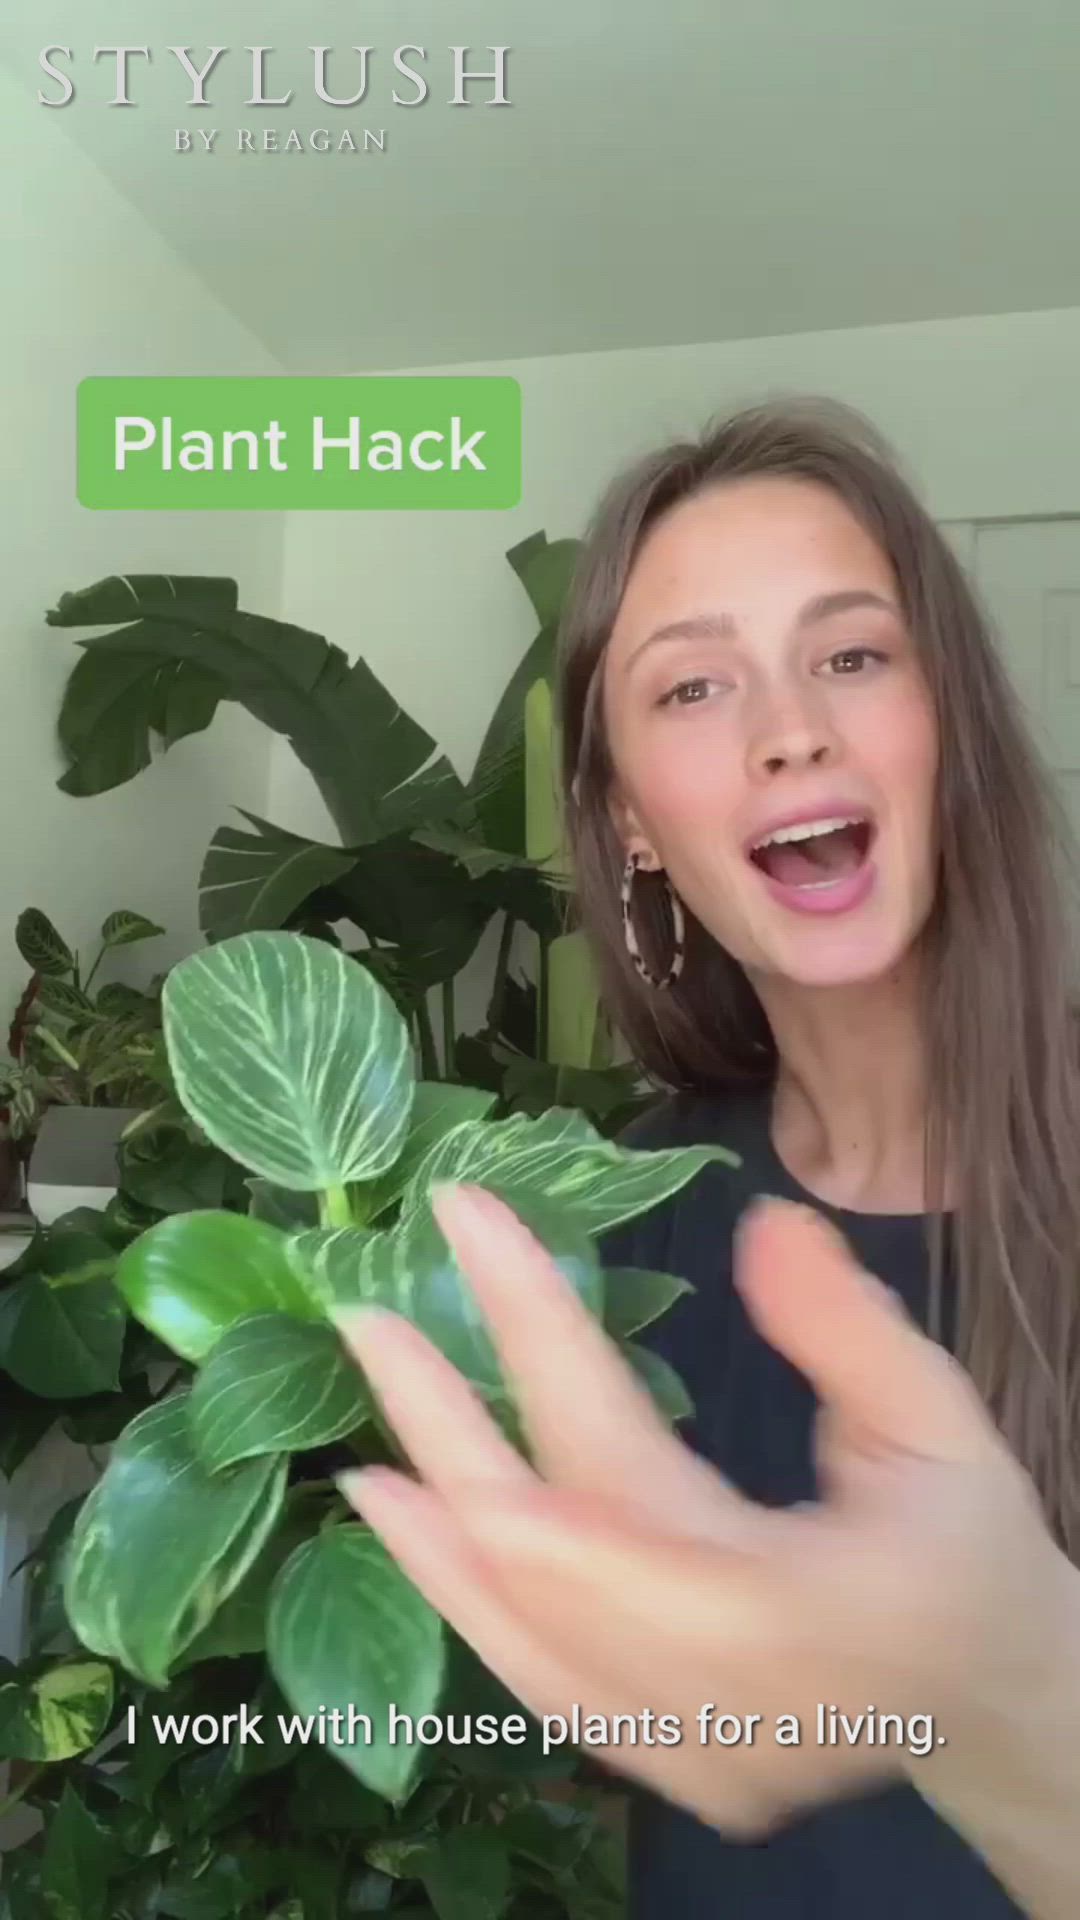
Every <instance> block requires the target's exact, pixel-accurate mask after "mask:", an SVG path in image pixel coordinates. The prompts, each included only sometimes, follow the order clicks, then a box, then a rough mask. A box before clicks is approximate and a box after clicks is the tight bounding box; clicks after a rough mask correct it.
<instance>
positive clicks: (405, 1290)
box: [359, 1201, 604, 1397]
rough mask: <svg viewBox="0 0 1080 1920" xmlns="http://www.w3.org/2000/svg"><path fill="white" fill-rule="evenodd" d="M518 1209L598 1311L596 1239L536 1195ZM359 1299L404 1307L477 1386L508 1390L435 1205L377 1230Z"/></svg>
mask: <svg viewBox="0 0 1080 1920" xmlns="http://www.w3.org/2000/svg"><path fill="white" fill-rule="evenodd" d="M520 1212H521V1217H522V1218H523V1219H524V1220H525V1222H526V1224H527V1225H528V1226H529V1227H530V1229H531V1230H532V1232H533V1233H534V1234H535V1235H536V1237H537V1239H538V1240H539V1241H540V1242H541V1244H542V1245H543V1246H545V1247H546V1248H547V1250H548V1252H549V1253H550V1254H551V1256H552V1258H553V1259H554V1260H555V1261H556V1263H557V1264H558V1266H559V1267H560V1268H561V1270H562V1272H563V1273H564V1274H565V1275H566V1277H567V1279H568V1280H569V1281H570V1283H571V1285H572V1286H573V1288H574V1290H575V1292H576V1293H577V1294H578V1295H579V1297H580V1298H581V1299H582V1301H583V1302H584V1304H585V1305H586V1306H587V1307H588V1308H589V1310H590V1312H591V1313H594V1314H596V1315H597V1316H599V1315H600V1314H601V1312H602V1310H603V1293H604V1281H603V1274H602V1272H601V1270H600V1267H599V1264H598V1262H597V1258H596V1254H595V1251H594V1249H593V1247H592V1245H591V1242H590V1241H589V1240H588V1239H587V1238H586V1237H585V1236H584V1235H583V1234H581V1233H580V1232H579V1231H577V1230H576V1229H575V1227H574V1224H573V1222H572V1221H570V1220H569V1219H568V1218H567V1216H566V1215H565V1214H564V1213H562V1212H561V1211H560V1212H558V1213H554V1212H552V1211H550V1210H549V1209H546V1208H544V1207H543V1206H541V1205H538V1204H537V1202H536V1201H530V1202H529V1203H527V1204H522V1205H521V1208H520ZM359 1298H360V1299H362V1300H367V1301H370V1302H371V1303H372V1304H373V1305H376V1306H384V1307H389V1308H391V1309H392V1310H393V1311H394V1312H396V1313H400V1314H403V1315H404V1316H405V1318H406V1319H407V1320H411V1321H412V1322H413V1324H414V1326H417V1327H419V1328H420V1329H421V1331H422V1332H423V1333H425V1334H426V1335H427V1337H428V1339H429V1340H431V1341H433V1343H434V1344H435V1346H437V1347H438V1348H439V1349H440V1351H441V1352H442V1353H444V1354H445V1355H446V1357H447V1359H448V1360H450V1361H452V1362H453V1364H454V1366H455V1367H457V1368H458V1370H459V1372H461V1373H463V1374H464V1375H465V1378H466V1379H467V1380H470V1381H471V1382H472V1384H473V1385H474V1386H476V1387H478V1388H480V1389H481V1391H483V1392H485V1393H487V1394H489V1395H493V1396H495V1397H502V1396H504V1394H505V1384H504V1381H503V1377H502V1371H501V1369H500V1366H499V1361H498V1356H497V1355H496V1352H495V1348H494V1346H493V1345H492V1341H491V1336H490V1334H489V1332H488V1327H487V1321H486V1320H485V1318H484V1315H483V1314H482V1313H481V1311H480V1309H479V1307H478V1306H477V1304H476V1300H475V1298H474V1295H473V1292H472V1289H471V1287H470V1286H469V1284H468V1281H467V1280H466V1279H465V1277H464V1275H463V1274H462V1272H461V1269H460V1267H459V1266H458V1264H457V1262H456V1260H455V1259H454V1256H453V1254H452V1253H451V1252H450V1249H449V1247H448V1246H447V1244H446V1241H445V1239H444V1238H443V1235H442V1232H441V1230H440V1228H439V1227H438V1226H437V1225H436V1223H435V1219H434V1216H433V1215H432V1213H431V1210H430V1208H429V1207H427V1206H424V1207H422V1208H418V1209H414V1210H413V1211H412V1212H411V1213H410V1214H409V1215H408V1217H407V1218H406V1217H404V1216H403V1218H402V1219H401V1221H399V1223H398V1225H397V1226H395V1227H393V1228H392V1229H391V1230H390V1232H388V1233H377V1234H373V1235H372V1237H371V1239H370V1241H369V1242H368V1244H367V1246H366V1247H365V1248H364V1250H363V1252H362V1254H361V1256H360V1280H359Z"/></svg>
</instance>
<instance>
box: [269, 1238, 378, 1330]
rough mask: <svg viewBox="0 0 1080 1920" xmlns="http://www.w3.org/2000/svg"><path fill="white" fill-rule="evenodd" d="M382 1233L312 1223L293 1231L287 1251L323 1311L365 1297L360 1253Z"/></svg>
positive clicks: (350, 1303)
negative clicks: (301, 1231)
mask: <svg viewBox="0 0 1080 1920" xmlns="http://www.w3.org/2000/svg"><path fill="white" fill-rule="evenodd" d="M381 1237H382V1236H380V1235H378V1234H375V1233H372V1232H371V1231H370V1230H369V1229H368V1228H366V1227H312V1228H310V1229H308V1230H307V1231H306V1232H303V1233H295V1234H293V1236H292V1238H291V1240H290V1242H289V1254H290V1258H291V1259H292V1260H293V1261H294V1262H295V1264H296V1266H297V1267H298V1268H299V1270H300V1272H301V1273H303V1275H304V1277H305V1284H306V1285H307V1286H308V1287H310V1289H311V1291H312V1293H313V1295H314V1296H315V1298H316V1299H317V1300H318V1301H319V1302H320V1304H321V1306H322V1308H323V1310H324V1311H329V1309H330V1308H331V1307H343V1306H349V1307H352V1306H358V1305H359V1304H360V1302H361V1300H362V1299H363V1298H364V1292H363V1287H364V1270H363V1267H362V1264H361V1256H362V1255H363V1253H364V1250H365V1248H366V1247H367V1246H368V1244H369V1242H370V1241H372V1240H375V1239H379V1238H381Z"/></svg>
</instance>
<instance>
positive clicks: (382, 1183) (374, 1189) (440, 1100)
mask: <svg viewBox="0 0 1080 1920" xmlns="http://www.w3.org/2000/svg"><path fill="white" fill-rule="evenodd" d="M494 1105H495V1095H494V1094H493V1093H488V1092H485V1091H484V1090H483V1089H482V1088H479V1087H457V1086H454V1085H453V1084H452V1083H451V1082H450V1081H447V1080H418V1081H417V1083H416V1087H415V1090H414V1094H413V1104H412V1113H411V1115H410V1119H409V1131H408V1133H407V1134H406V1136H405V1139H404V1141H403V1143H402V1148H401V1154H400V1157H399V1158H398V1159H397V1160H396V1161H395V1162H394V1165H393V1166H392V1167H391V1169H390V1171H389V1173H386V1174H384V1175H383V1177H382V1179H381V1180H378V1181H375V1182H373V1183H372V1185H371V1186H369V1187H365V1188H364V1189H363V1190H362V1192H361V1195H360V1201H361V1204H362V1206H363V1210H364V1213H365V1216H366V1217H367V1219H369V1220H376V1219H377V1218H378V1216H379V1214H380V1213H385V1212H386V1209H387V1208H388V1207H390V1206H393V1204H394V1202H395V1201H396V1200H400V1198H401V1196H402V1194H403V1193H404V1191H405V1189H406V1187H407V1186H408V1184H409V1181H410V1180H411V1179H412V1176H413V1174H414V1173H415V1172H416V1170H417V1168H418V1167H419V1166H420V1165H421V1164H422V1162H423V1161H424V1160H425V1158H426V1157H427V1155H428V1154H429V1153H430V1151H431V1149H432V1147H434V1146H435V1145H436V1144H437V1143H438V1141H440V1140H441V1139H442V1137H443V1135H444V1134H445V1133H449V1132H450V1129H451V1128H452V1127H456V1126H460V1124H461V1122H462V1121H463V1120H483V1119H484V1117H485V1115H487V1114H489V1113H490V1112H491V1109H492V1107H493V1106H494Z"/></svg>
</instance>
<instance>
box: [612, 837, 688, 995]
mask: <svg viewBox="0 0 1080 1920" xmlns="http://www.w3.org/2000/svg"><path fill="white" fill-rule="evenodd" d="M639 872H648V868H643V867H642V865H641V855H640V853H632V854H631V855H630V857H629V859H628V860H627V862H626V865H625V867H624V868H623V877H622V890H621V899H622V923H623V939H624V940H625V941H626V951H627V953H628V954H629V955H630V958H631V960H632V961H633V963H634V966H635V967H636V968H637V971H638V973H639V974H640V975H641V978H642V979H643V980H644V981H646V982H647V983H648V985H649V986H650V987H655V989H656V991H657V992H658V993H662V992H663V991H664V989H665V988H666V987H670V985H671V983H672V981H673V980H677V979H678V977H679V975H680V973H681V972H682V969H683V959H684V957H685V953H686V922H685V918H684V915H683V910H682V901H681V900H680V899H679V896H678V894H677V893H676V892H675V889H674V888H673V886H672V884H671V882H670V880H668V879H667V877H666V875H665V884H666V887H667V896H668V903H669V905H670V907H671V921H672V927H673V930H674V947H673V952H672V956H671V965H670V966H669V968H668V970H667V972H666V973H665V974H664V975H662V976H661V977H658V976H657V975H656V974H655V973H650V971H649V969H648V967H647V966H646V965H645V962H644V960H643V959H642V957H641V946H640V944H639V941H638V937H637V932H636V930H635V927H634V913H633V906H632V902H631V896H632V894H633V890H634V876H635V874H637V873H639Z"/></svg>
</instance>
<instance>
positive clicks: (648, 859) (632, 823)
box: [608, 787, 662, 872]
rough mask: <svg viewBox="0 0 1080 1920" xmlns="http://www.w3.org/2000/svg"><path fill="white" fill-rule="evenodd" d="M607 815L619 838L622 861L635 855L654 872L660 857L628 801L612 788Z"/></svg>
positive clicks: (658, 865)
mask: <svg viewBox="0 0 1080 1920" xmlns="http://www.w3.org/2000/svg"><path fill="white" fill-rule="evenodd" d="M608 813H609V815H610V817H611V824H612V826H613V827H614V829H615V832H616V833H617V834H618V837H619V845H620V846H621V848H622V854H623V859H624V860H627V859H629V857H630V855H631V854H632V853H636V854H638V855H640V859H641V865H642V866H643V867H646V868H648V869H649V871H651V872H656V871H657V870H658V869H659V867H660V866H661V864H662V862H661V860H660V856H659V855H658V853H657V852H656V849H655V848H654V847H653V845H652V842H651V841H650V839H649V836H648V834H647V833H646V832H645V831H644V829H643V828H642V826H641V823H640V821H639V820H638V817H637V814H636V813H635V812H634V809H633V807H632V806H631V804H630V802H629V800H627V799H626V798H625V796H624V795H623V794H622V793H620V792H619V791H618V789H617V788H614V787H613V788H612V791H611V793H610V795H609V797H608Z"/></svg>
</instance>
